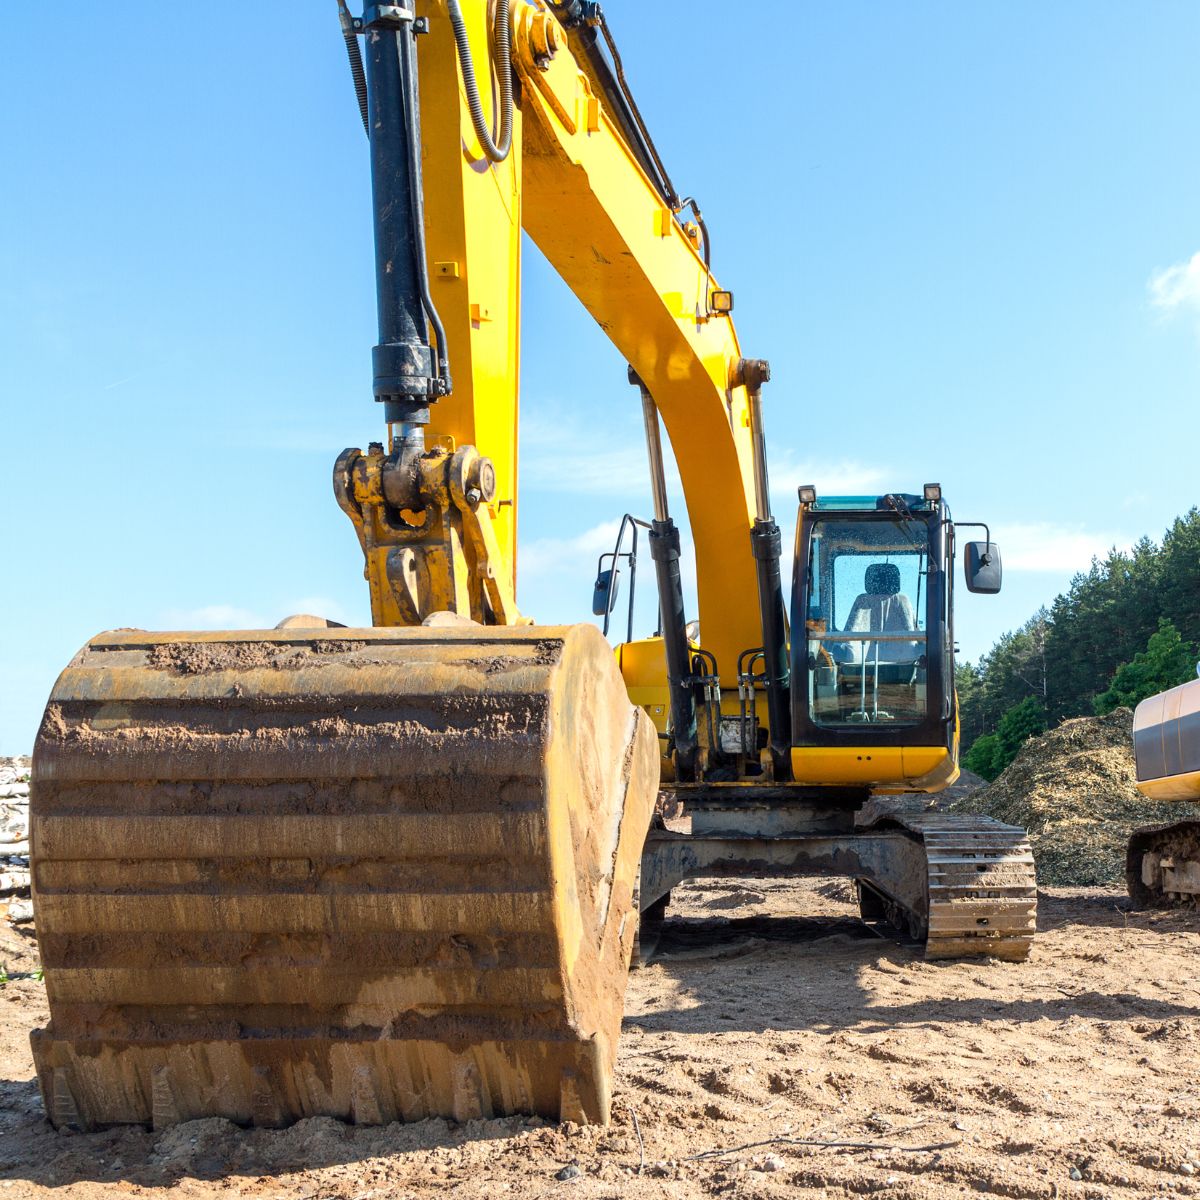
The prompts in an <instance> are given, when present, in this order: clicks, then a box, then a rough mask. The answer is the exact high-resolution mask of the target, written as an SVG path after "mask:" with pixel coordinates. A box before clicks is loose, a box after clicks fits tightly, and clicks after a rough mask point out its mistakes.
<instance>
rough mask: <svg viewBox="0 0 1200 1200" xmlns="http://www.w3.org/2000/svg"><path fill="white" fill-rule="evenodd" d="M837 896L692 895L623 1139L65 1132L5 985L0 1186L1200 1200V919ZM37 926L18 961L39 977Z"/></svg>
mask: <svg viewBox="0 0 1200 1200" xmlns="http://www.w3.org/2000/svg"><path fill="white" fill-rule="evenodd" d="M848 895H849V893H848V890H847V889H845V888H844V887H843V886H842V885H840V884H830V883H828V882H827V883H824V884H820V883H814V882H806V881H790V880H789V881H778V882H777V881H763V882H762V883H755V885H754V886H753V887H749V886H745V885H743V884H739V883H734V882H728V883H720V884H711V883H703V884H694V885H692V886H690V887H688V888H686V889H681V890H680V891H678V892H677V893H676V896H677V904H676V905H675V907H674V908H673V910H672V911H673V913H674V914H677V915H672V916H671V917H670V918H669V919H668V921H667V924H666V935H665V938H664V940H663V943H662V950H663V952H664V954H663V957H662V958H661V959H660V960H659V961H657V962H656V963H654V964H653V965H651V966H649V967H647V968H644V969H642V970H640V971H636V972H634V974H633V976H632V978H631V981H630V987H629V993H628V997H627V1004H626V1017H625V1022H624V1030H623V1034H622V1038H621V1043H620V1052H619V1056H618V1063H617V1080H616V1088H615V1100H614V1105H613V1111H614V1121H613V1124H612V1125H611V1126H610V1127H609V1128H607V1129H597V1128H578V1127H574V1126H570V1125H568V1126H565V1127H554V1126H549V1125H545V1124H542V1123H541V1122H538V1121H526V1120H521V1119H519V1118H510V1119H506V1120H496V1121H480V1122H473V1123H469V1124H466V1125H461V1126H459V1125H454V1124H452V1123H447V1122H445V1121H441V1120H436V1121H425V1122H422V1123H420V1124H416V1125H408V1126H404V1125H388V1126H384V1127H377V1128H365V1127H359V1128H351V1127H348V1126H344V1125H341V1124H339V1123H337V1122H336V1121H332V1120H328V1119H323V1118H318V1119H313V1120H307V1121H302V1122H300V1123H299V1124H297V1125H294V1126H292V1127H291V1128H290V1129H284V1130H242V1129H239V1128H237V1127H235V1126H233V1125H231V1124H229V1123H228V1122H226V1121H222V1120H205V1121H193V1122H189V1123H186V1124H183V1125H178V1126H175V1127H174V1128H171V1129H168V1130H165V1131H163V1132H160V1133H153V1132H150V1131H147V1130H143V1129H141V1128H123V1129H112V1130H108V1131H105V1132H99V1133H90V1134H83V1135H79V1134H76V1135H72V1134H61V1133H55V1132H54V1131H53V1130H52V1129H51V1128H50V1126H49V1125H48V1124H47V1123H46V1122H45V1120H44V1119H43V1116H42V1110H41V1104H40V1100H39V1097H38V1091H37V1084H36V1082H35V1080H34V1073H33V1064H32V1060H31V1057H30V1053H29V1041H28V1038H29V1031H30V1029H31V1028H33V1027H34V1026H37V1025H41V1024H43V1023H44V1022H45V1020H46V1016H47V1009H46V1000H45V993H44V989H43V986H42V984H41V983H40V982H38V981H37V980H36V979H35V978H21V979H12V980H11V981H10V982H8V983H7V984H5V985H3V986H2V987H0V1197H3V1196H6V1195H7V1196H13V1197H26V1196H29V1197H38V1198H43V1200H50V1198H51V1197H69V1198H71V1200H99V1198H101V1197H105V1198H107V1197H127V1196H137V1197H151V1198H154V1200H159V1198H160V1197H161V1198H165V1197H166V1196H167V1195H170V1196H171V1197H191V1196H222V1197H240V1196H247V1197H263V1198H270V1200H276V1198H277V1200H301V1198H304V1200H393V1198H394V1200H407V1198H412V1200H427V1198H430V1197H434V1196H444V1195H455V1196H463V1197H468V1198H471V1200H483V1198H485V1197H486V1198H489V1200H490V1198H492V1197H497V1196H513V1197H531V1198H541V1197H546V1198H549V1197H571V1196H574V1197H578V1198H580V1200H583V1198H585V1197H586V1198H599V1197H630V1198H632V1200H649V1198H651V1197H701V1196H704V1197H707V1196H718V1195H720V1196H735V1197H745V1198H759V1197H762V1198H765V1197H776V1196H779V1197H782V1196H789V1197H790V1196H813V1197H816V1196H827V1197H833V1196H843V1195H864V1194H867V1195H869V1194H878V1195H883V1196H887V1197H889V1198H890V1197H895V1198H897V1200H906V1198H910V1197H911V1198H916V1197H936V1196H948V1195H958V1194H969V1193H982V1194H986V1195H996V1196H1013V1197H1026V1196H1028V1197H1048V1196H1056V1195H1057V1196H1079V1197H1097V1198H1098V1197H1110V1196H1112V1197H1126V1196H1128V1197H1134V1196H1138V1197H1144V1196H1148V1195H1151V1194H1164V1192H1170V1193H1172V1194H1175V1195H1180V1196H1192V1195H1200V1148H1197V1143H1200V990H1198V989H1197V983H1196V963H1197V956H1198V954H1200V931H1198V930H1200V924H1198V923H1197V921H1196V918H1195V916H1194V915H1191V914H1186V913H1178V912H1149V913H1126V912H1123V911H1121V909H1122V905H1123V903H1124V898H1123V896H1122V894H1121V893H1119V892H1118V891H1116V890H1114V889H1099V888H1092V889H1058V888H1056V889H1050V890H1048V891H1046V892H1045V893H1044V894H1043V895H1042V897H1041V902H1040V918H1039V923H1040V928H1041V932H1040V934H1039V938H1038V941H1037V943H1036V946H1035V949H1034V951H1033V954H1032V956H1031V958H1030V959H1029V961H1028V962H1026V963H1021V964H1011V963H996V964H993V963H987V962H968V963H955V962H949V963H926V962H924V961H922V959H921V957H920V955H919V953H918V952H917V951H915V950H914V949H913V948H911V947H906V946H902V945H899V944H896V943H894V942H891V941H888V940H884V939H881V938H879V937H877V936H875V935H873V934H871V933H869V932H868V931H867V930H866V929H865V928H864V927H863V926H862V925H861V924H860V923H859V922H858V921H857V920H856V919H855V917H854V912H855V910H854V908H853V906H852V905H851V904H850V903H849V901H848ZM27 930H28V926H25V927H22V928H21V929H20V930H18V929H14V928H12V927H10V926H7V925H4V924H3V923H0V962H4V963H5V964H6V966H7V967H8V970H9V972H10V973H12V974H16V973H18V972H25V973H32V972H34V971H35V970H36V966H37V955H36V951H35V947H34V945H33V941H32V935H31V934H30V933H29V932H27Z"/></svg>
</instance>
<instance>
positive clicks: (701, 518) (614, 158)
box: [513, 5, 762, 675]
mask: <svg viewBox="0 0 1200 1200" xmlns="http://www.w3.org/2000/svg"><path fill="white" fill-rule="evenodd" d="M542 8H543V6H542V5H537V6H536V7H535V6H530V5H522V6H520V7H518V8H517V9H516V10H515V11H516V13H517V16H518V21H517V26H516V30H515V40H514V55H513V57H514V61H515V63H516V65H517V70H518V72H519V73H520V76H521V81H522V83H523V84H524V88H523V107H524V110H525V112H524V118H525V120H524V129H523V132H524V143H525V144H524V158H523V163H522V192H523V204H524V210H523V224H524V227H525V229H526V230H527V232H528V233H529V234H530V236H531V237H532V238H533V240H534V242H535V243H536V244H537V246H538V248H539V249H540V250H541V251H542V253H543V254H545V256H546V257H547V259H548V260H549V261H550V263H551V265H552V266H553V267H554V268H555V270H556V271H558V273H559V274H560V275H561V276H562V277H563V279H564V280H565V281H566V283H567V284H568V286H569V287H570V288H571V290H572V291H573V292H574V293H575V295H576V296H577V297H578V299H579V300H580V302H581V303H582V304H583V305H584V307H585V308H586V309H587V310H588V312H590V313H591V315H592V316H593V317H594V318H595V319H596V321H597V322H598V323H599V324H600V326H601V328H602V329H603V330H604V332H605V333H606V334H607V336H608V337H609V338H610V340H611V341H612V342H613V344H614V345H615V346H616V347H617V349H618V350H619V351H620V352H621V354H622V355H623V356H624V358H625V359H626V361H628V362H629V363H630V365H632V367H633V368H634V370H635V371H636V372H637V373H638V375H639V376H640V378H641V379H642V381H643V382H644V383H645V384H646V387H647V388H648V390H649V392H650V394H651V395H652V396H653V398H654V402H655V404H656V405H657V406H658V409H659V411H660V412H661V414H662V417H663V423H664V425H665V426H666V430H667V435H668V437H669V439H670V442H671V446H672V449H673V451H674V454H675V460H676V463H677V464H678V466H679V472H680V476H681V478H682V481H683V489H684V497H685V499H686V502H687V512H688V521H689V523H690V525H691V531H692V538H693V541H694V543H695V546H696V571H697V589H698V599H699V609H700V630H701V642H702V644H703V646H704V647H705V649H707V650H709V651H711V652H712V653H713V654H715V655H716V657H717V660H718V663H719V665H720V667H721V670H722V672H723V673H725V674H729V675H732V672H733V670H734V667H735V665H736V663H737V656H738V654H740V653H741V651H743V650H745V649H747V648H748V647H751V646H756V645H758V644H759V643H760V642H761V641H762V628H761V625H760V622H759V614H758V603H757V592H756V584H755V574H754V561H753V558H752V556H751V553H750V528H751V524H752V521H753V479H752V472H751V447H750V434H749V428H748V416H747V414H748V408H747V399H746V393H745V389H744V388H742V387H736V388H735V387H731V386H730V378H731V373H732V370H733V368H734V367H735V366H736V364H737V361H738V359H739V358H740V357H741V348H740V346H739V343H738V339H737V334H736V331H735V330H734V327H733V323H732V321H731V320H730V318H729V317H728V316H713V317H709V316H708V315H707V308H708V303H707V301H708V295H709V291H710V289H711V288H712V287H713V286H714V284H713V283H712V281H711V280H710V277H709V276H708V275H707V274H706V272H705V270H704V263H703V260H702V258H701V257H700V255H699V253H698V252H697V248H696V246H695V244H694V243H693V241H692V240H691V239H690V238H689V237H688V236H687V233H686V232H685V231H684V229H683V227H682V226H681V225H680V223H679V222H678V221H677V220H675V219H674V217H673V216H672V214H671V213H670V211H669V210H666V209H664V207H663V203H662V200H661V198H660V197H659V195H658V193H657V192H656V191H655V189H654V188H653V186H652V185H651V183H650V181H649V180H648V179H647V178H646V176H645V174H644V173H643V171H642V170H641V168H640V166H639V165H638V164H637V162H636V161H635V159H634V157H633V155H632V154H631V152H630V151H629V149H628V147H627V146H626V144H625V142H624V141H623V139H622V138H621V136H620V134H619V133H618V131H617V129H616V126H615V125H614V123H613V122H612V120H611V118H610V117H609V115H608V113H606V112H605V110H604V106H603V105H602V104H601V103H600V101H599V100H598V98H597V97H596V96H595V95H593V93H592V90H591V87H590V85H589V83H588V80H587V78H586V76H585V75H584V73H583V72H582V71H581V70H580V69H579V67H578V65H577V64H576V63H575V61H574V59H573V58H572V56H571V55H570V54H569V53H568V52H566V51H565V50H560V51H559V52H558V53H557V54H556V55H554V56H553V57H552V58H551V59H550V61H549V62H548V63H545V64H544V69H543V66H540V65H539V64H538V62H537V61H535V55H534V52H533V47H532V41H533V39H532V32H531V24H532V22H533V21H534V20H535V18H537V17H538V16H546V17H548V18H549V20H553V17H552V16H550V14H548V13H545V12H542V13H540V14H539V12H538V9H542ZM559 37H560V40H561V42H563V43H564V44H565V41H566V38H565V35H563V34H560V35H559ZM621 387H622V380H621V376H620V372H619V371H614V376H613V390H614V393H617V392H618V391H619V389H620V388H621Z"/></svg>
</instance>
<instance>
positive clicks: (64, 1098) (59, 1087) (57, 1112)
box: [49, 1067, 88, 1133]
mask: <svg viewBox="0 0 1200 1200" xmlns="http://www.w3.org/2000/svg"><path fill="white" fill-rule="evenodd" d="M50 1089H51V1092H52V1094H53V1096H54V1099H53V1101H52V1103H51V1108H50V1113H49V1117H50V1122H51V1124H52V1125H53V1126H54V1128H55V1129H74V1130H76V1131H77V1132H78V1133H84V1132H86V1131H87V1129H88V1126H87V1124H86V1123H85V1122H84V1120H83V1117H82V1116H80V1113H79V1105H78V1104H77V1103H76V1102H75V1096H74V1094H73V1093H72V1091H71V1084H70V1080H69V1078H68V1076H67V1072H66V1069H65V1068H64V1067H55V1069H54V1071H53V1073H52V1083H51V1085H50Z"/></svg>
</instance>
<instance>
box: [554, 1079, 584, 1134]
mask: <svg viewBox="0 0 1200 1200" xmlns="http://www.w3.org/2000/svg"><path fill="white" fill-rule="evenodd" d="M558 1119H559V1120H560V1121H574V1122H575V1124H576V1125H587V1124H588V1113H587V1108H586V1107H585V1106H584V1103H583V1096H582V1095H581V1094H580V1087H579V1076H578V1075H577V1074H576V1072H575V1071H574V1070H573V1069H572V1068H571V1067H567V1068H566V1069H565V1070H564V1071H563V1073H562V1079H561V1080H560V1082H559V1101H558Z"/></svg>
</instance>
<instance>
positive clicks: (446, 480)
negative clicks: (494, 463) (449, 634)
mask: <svg viewBox="0 0 1200 1200" xmlns="http://www.w3.org/2000/svg"><path fill="white" fill-rule="evenodd" d="M388 466H389V464H388V460H387V456H386V455H385V454H384V451H383V447H382V446H380V445H375V446H373V447H372V448H371V449H370V450H368V452H367V453H366V454H363V453H362V452H361V451H359V450H354V449H352V450H347V451H345V453H343V454H342V455H341V457H340V458H339V459H338V461H337V463H336V465H335V467H334V493H335V495H336V496H337V498H338V503H339V504H340V505H341V506H342V509H343V510H344V511H345V513H346V515H347V516H348V517H349V518H350V520H351V521H352V522H353V524H354V528H355V532H357V534H358V540H359V544H360V545H361V546H362V550H363V554H364V556H365V559H366V568H365V574H366V577H367V580H368V582H369V584H370V591H371V619H372V621H373V622H374V623H375V624H376V625H400V626H405V625H420V624H422V623H423V622H424V621H425V620H426V619H427V618H429V617H430V616H432V615H433V614H434V613H438V612H451V613H454V614H455V615H456V616H460V617H464V618H466V619H467V620H471V621H477V622H479V623H480V624H489V625H523V624H528V619H527V618H525V617H522V616H521V614H520V612H519V611H518V609H517V605H516V597H515V595H514V593H513V589H512V585H511V574H510V573H509V572H508V571H507V570H506V569H505V567H506V562H507V560H506V557H505V555H504V554H503V552H502V551H501V549H500V545H499V538H498V536H497V531H496V528H495V522H494V518H493V516H492V512H493V507H492V505H490V504H489V503H488V502H487V495H489V494H490V493H491V490H492V486H493V485H492V483H491V479H490V470H489V468H488V467H487V464H485V463H484V461H483V460H482V459H481V458H480V455H479V454H478V453H477V452H476V450H475V448H474V447H473V446H461V447H460V448H459V449H458V450H456V451H454V452H453V453H451V452H450V451H448V450H445V449H442V448H441V447H435V448H434V449H432V450H430V451H429V452H428V453H426V454H425V455H424V456H422V458H421V459H420V461H419V464H418V468H417V471H416V474H415V476H413V479H414V483H413V486H412V487H411V488H409V489H408V491H409V492H410V493H411V494H410V496H409V499H408V501H407V506H406V507H401V508H398V507H397V506H396V505H394V504H392V503H390V502H389V500H388V498H387V495H386V492H387V482H386V478H385V472H386V471H387V470H388ZM412 510H419V511H412Z"/></svg>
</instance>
